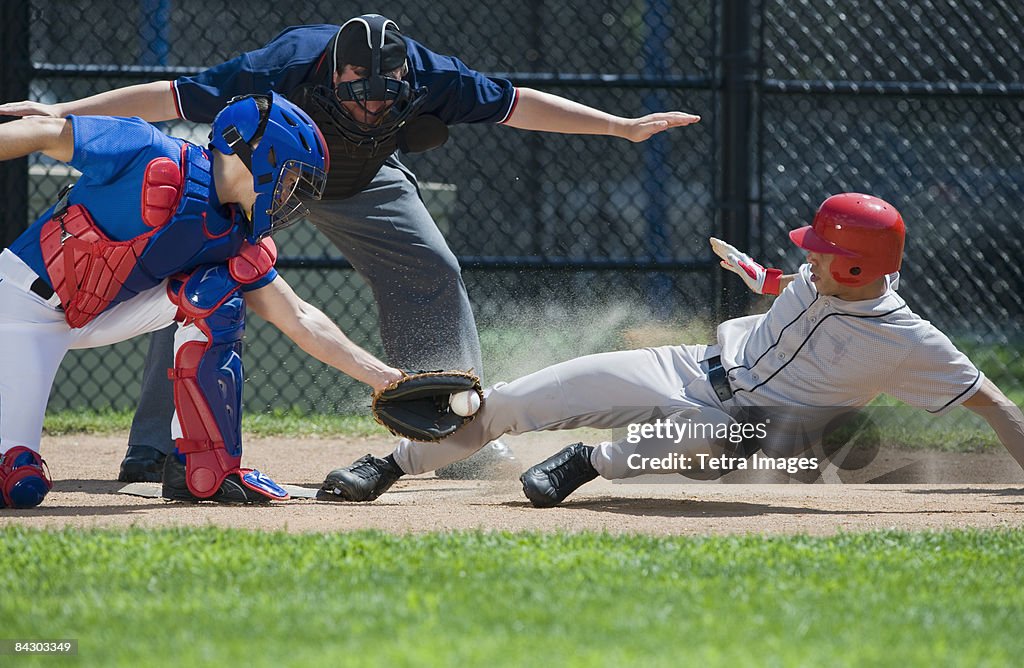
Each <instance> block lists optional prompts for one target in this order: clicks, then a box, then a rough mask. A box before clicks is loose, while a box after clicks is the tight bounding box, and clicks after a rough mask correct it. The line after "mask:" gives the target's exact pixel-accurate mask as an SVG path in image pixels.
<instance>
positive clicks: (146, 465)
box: [117, 445, 167, 482]
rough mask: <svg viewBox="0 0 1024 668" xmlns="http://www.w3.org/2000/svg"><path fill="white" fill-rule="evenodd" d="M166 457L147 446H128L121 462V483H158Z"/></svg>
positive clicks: (119, 475)
mask: <svg viewBox="0 0 1024 668" xmlns="http://www.w3.org/2000/svg"><path fill="white" fill-rule="evenodd" d="M166 458H167V455H166V454H164V453H162V452H160V451H159V450H157V449H156V448H151V447H149V446H148V445H129V446H128V452H126V453H124V459H123V460H121V472H120V473H119V474H118V476H117V479H118V480H119V481H121V482H160V478H161V476H162V475H163V471H164V459H166Z"/></svg>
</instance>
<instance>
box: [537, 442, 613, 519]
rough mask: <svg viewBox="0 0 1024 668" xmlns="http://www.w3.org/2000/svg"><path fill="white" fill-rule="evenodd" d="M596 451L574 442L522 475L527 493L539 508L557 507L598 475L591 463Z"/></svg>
mask: <svg viewBox="0 0 1024 668" xmlns="http://www.w3.org/2000/svg"><path fill="white" fill-rule="evenodd" d="M593 451H594V448H592V447H590V446H589V445H583V444H582V443H573V444H572V445H569V446H566V447H565V448H563V449H562V450H561V451H560V452H559V453H558V454H555V455H552V456H551V457H548V458H547V459H545V460H544V461H542V462H541V463H540V464H537V465H536V466H532V467H530V468H529V469H528V470H527V471H526V472H525V473H523V475H521V476H519V480H520V481H521V482H522V483H523V494H525V495H526V498H528V499H529V500H530V502H531V503H532V504H533V505H534V506H536V507H537V508H551V507H552V506H557V505H558V504H560V503H561V502H562V501H564V500H565V499H566V497H567V496H569V495H570V494H572V493H573V492H575V491H576V490H577V489H579V488H580V486H581V485H584V484H586V483H588V482H590V481H591V480H593V479H594V478H596V477H597V470H596V469H595V468H594V466H593V465H592V464H591V463H590V454H591V453H592V452H593Z"/></svg>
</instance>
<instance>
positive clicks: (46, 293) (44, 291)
mask: <svg viewBox="0 0 1024 668" xmlns="http://www.w3.org/2000/svg"><path fill="white" fill-rule="evenodd" d="M29 290H31V291H32V292H34V293H36V294H37V295H39V296H40V297H42V298H43V299H45V300H47V301H49V299H50V297H52V296H53V288H51V287H50V286H49V285H48V284H47V283H46V281H44V280H43V279H41V278H37V279H36V280H34V281H33V282H32V285H31V286H29Z"/></svg>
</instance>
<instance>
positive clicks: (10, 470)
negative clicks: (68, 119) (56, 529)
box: [0, 445, 53, 508]
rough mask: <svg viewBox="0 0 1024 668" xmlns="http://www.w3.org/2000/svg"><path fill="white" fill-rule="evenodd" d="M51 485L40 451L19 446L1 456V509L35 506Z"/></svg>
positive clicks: (41, 500) (40, 501)
mask: <svg viewBox="0 0 1024 668" xmlns="http://www.w3.org/2000/svg"><path fill="white" fill-rule="evenodd" d="M51 487H53V482H51V481H50V472H49V470H48V469H47V467H46V462H45V461H43V458H42V457H40V456H39V453H38V452H35V451H34V450H31V449H29V448H26V447H25V446H23V445H19V446H16V447H13V448H11V449H10V450H8V451H7V452H5V453H3V454H2V455H0V508H35V507H36V506H38V505H39V504H40V503H42V502H43V498H44V497H45V496H46V493H47V492H49V491H50V488H51Z"/></svg>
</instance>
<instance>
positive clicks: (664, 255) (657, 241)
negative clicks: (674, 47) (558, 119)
mask: <svg viewBox="0 0 1024 668" xmlns="http://www.w3.org/2000/svg"><path fill="white" fill-rule="evenodd" d="M670 14H671V10H670V3H669V0H648V2H647V5H646V8H645V11H644V27H645V32H646V39H644V43H643V58H644V72H643V73H644V76H646V77H648V78H650V79H653V78H655V77H664V76H665V75H666V74H667V72H666V68H667V65H668V58H667V56H666V52H665V43H666V42H667V41H668V39H669V37H670V36H671V34H672V33H671V29H670V26H669V16H670ZM644 108H645V109H646V111H647V112H648V113H652V112H656V111H664V110H665V104H664V95H662V93H661V91H660V89H651V90H649V91H648V92H647V93H645V94H644ZM643 147H644V148H643V151H644V154H643V155H644V170H643V191H644V195H645V197H646V200H647V202H646V206H645V207H644V220H645V222H646V229H647V234H646V237H645V239H646V246H647V248H646V250H647V255H648V257H649V258H650V259H652V260H654V261H669V260H671V259H673V255H674V254H673V253H672V252H671V248H670V247H669V244H670V242H671V237H670V235H669V233H668V230H667V229H666V226H667V221H666V211H667V210H668V204H669V203H668V193H667V192H666V183H668V181H669V180H670V175H671V174H672V165H671V164H670V163H669V161H668V139H666V137H665V136H664V135H662V134H657V135H655V136H653V137H651V138H650V139H648V140H647V141H646V142H644V144H643ZM646 292H647V304H648V307H649V308H650V311H651V313H652V314H653V315H654V316H655V317H657V318H665V317H668V316H669V315H670V314H671V311H672V303H673V300H672V293H673V277H672V275H670V274H667V273H665V272H657V273H655V274H652V275H650V276H649V277H648V278H647V290H646Z"/></svg>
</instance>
